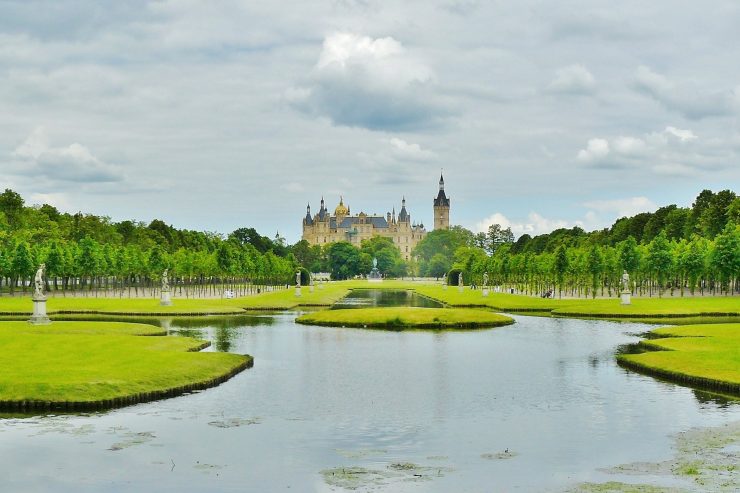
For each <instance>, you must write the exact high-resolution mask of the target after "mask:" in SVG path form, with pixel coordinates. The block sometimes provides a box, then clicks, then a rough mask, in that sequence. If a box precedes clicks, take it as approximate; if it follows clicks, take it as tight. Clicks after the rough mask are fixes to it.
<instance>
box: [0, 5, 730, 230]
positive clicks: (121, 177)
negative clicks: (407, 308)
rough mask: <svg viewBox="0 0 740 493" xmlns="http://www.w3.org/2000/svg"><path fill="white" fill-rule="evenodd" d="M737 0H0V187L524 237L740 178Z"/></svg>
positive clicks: (295, 225)
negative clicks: (447, 207)
mask: <svg viewBox="0 0 740 493" xmlns="http://www.w3.org/2000/svg"><path fill="white" fill-rule="evenodd" d="M739 25H740V4H739V3H738V2H736V1H735V0H727V1H707V2H675V1H670V0H653V1H651V2H645V1H644V0H640V1H633V0H625V1H621V2H616V3H615V2H613V1H601V0H591V1H587V2H586V1H569V0H561V1H559V2H545V1H519V2H510V1H496V0H492V1H476V0H451V1H447V0H439V1H435V0H423V1H418V2H417V1H399V2H388V1H384V2H381V1H375V0H328V1H312V2H306V1H301V2H290V1H283V2H258V1H254V0H253V1H236V0H233V1H230V0H220V1H218V2H213V1H194V0H177V1H174V0H172V1H157V2H153V1H152V2H148V1H144V0H130V1H116V2H99V1H95V0H90V1H84V0H70V1H60V0H50V1H37V0H18V1H15V0H10V1H8V0H0V186H2V188H6V187H10V188H13V189H15V190H17V191H19V192H21V193H22V194H23V195H24V196H25V197H26V199H27V201H28V202H30V203H43V202H48V203H51V204H53V205H56V206H57V207H59V208H60V209H62V210H65V211H70V212H76V211H78V210H81V211H83V212H94V213H98V214H104V215H109V216H111V217H112V218H113V219H114V220H122V219H136V220H143V221H149V220H151V219H153V218H159V219H162V220H164V221H166V222H168V223H171V224H173V225H175V226H177V227H186V228H193V229H199V230H209V231H220V232H224V233H228V232H230V231H232V230H233V229H236V228H238V227H241V226H254V227H256V228H257V229H258V230H259V231H261V232H262V233H263V234H268V235H270V236H272V235H273V234H274V233H275V231H276V230H279V231H280V233H281V234H282V235H284V236H285V237H286V238H287V239H288V241H290V242H294V241H297V240H298V239H299V238H300V229H301V226H300V221H301V218H302V217H303V215H304V214H305V207H306V204H307V203H308V202H310V203H311V205H312V207H313V208H314V210H315V209H317V208H318V202H319V200H320V198H321V196H322V195H323V196H324V197H325V198H326V199H327V203H328V205H329V207H330V208H333V207H334V206H335V205H336V203H337V202H338V199H339V195H340V194H341V195H344V197H345V202H346V203H348V204H349V205H350V207H351V208H352V211H353V212H359V211H360V210H364V211H365V212H368V213H372V212H376V213H385V212H386V211H388V210H390V209H391V207H393V206H394V205H395V206H396V208H397V209H398V207H399V205H400V201H401V197H402V196H404V195H405V197H406V199H407V204H408V206H409V209H410V212H411V214H412V219H413V220H416V221H421V222H424V223H425V224H426V225H431V224H432V198H433V197H434V196H435V195H436V189H437V180H438V177H439V171H440V169H441V168H444V174H445V179H446V184H447V192H448V195H450V196H451V198H452V209H451V220H452V222H453V223H454V224H461V225H463V226H466V227H468V228H471V229H474V230H480V229H485V228H486V227H487V225H488V224H490V223H492V222H498V223H501V224H504V225H511V226H512V228H513V229H514V231H515V233H517V234H521V233H522V232H530V233H540V232H546V231H549V230H551V229H553V228H556V227H562V226H571V225H574V224H580V225H582V226H583V227H585V228H586V229H594V228H597V227H603V226H605V225H608V224H610V223H611V222H612V221H613V220H614V219H615V218H616V217H619V216H622V215H626V214H634V213H637V212H640V211H645V210H654V209H655V208H656V207H658V206H661V205H666V204H670V203H677V204H679V205H689V204H690V203H691V202H692V200H693V198H694V197H695V196H696V195H697V193H698V192H699V191H700V190H702V189H703V188H710V189H714V190H719V189H723V188H728V187H729V188H732V189H734V190H735V191H738V189H739V188H740V187H739V186H738V185H739V184H740V126H739V125H738V123H739V118H738V117H739V116H740V63H738V61H739V60H740V29H738V28H737V26H739Z"/></svg>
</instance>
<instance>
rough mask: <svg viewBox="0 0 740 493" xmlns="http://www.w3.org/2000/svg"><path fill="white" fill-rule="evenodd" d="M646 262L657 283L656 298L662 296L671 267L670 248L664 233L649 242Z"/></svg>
mask: <svg viewBox="0 0 740 493" xmlns="http://www.w3.org/2000/svg"><path fill="white" fill-rule="evenodd" d="M647 260H648V265H649V266H650V269H651V270H652V272H653V273H654V274H655V275H656V278H657V281H658V289H659V291H658V296H662V294H663V287H664V286H665V281H666V278H667V276H668V273H669V271H670V269H671V266H672V265H673V256H672V255H671V247H670V244H669V243H668V239H667V238H666V234H665V231H661V233H660V234H659V235H658V236H656V237H655V239H653V241H651V242H650V245H649V247H648V258H647Z"/></svg>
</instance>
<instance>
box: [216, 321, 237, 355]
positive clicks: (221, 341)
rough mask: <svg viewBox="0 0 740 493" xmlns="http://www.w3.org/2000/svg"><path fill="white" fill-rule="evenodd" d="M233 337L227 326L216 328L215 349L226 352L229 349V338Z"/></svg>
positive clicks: (232, 332)
mask: <svg viewBox="0 0 740 493" xmlns="http://www.w3.org/2000/svg"><path fill="white" fill-rule="evenodd" d="M233 338H234V331H233V330H231V329H230V328H227V327H218V328H216V351H221V352H224V353H225V352H227V351H228V350H229V349H231V340H232V339H233Z"/></svg>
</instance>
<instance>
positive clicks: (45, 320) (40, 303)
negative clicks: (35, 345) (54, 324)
mask: <svg viewBox="0 0 740 493" xmlns="http://www.w3.org/2000/svg"><path fill="white" fill-rule="evenodd" d="M28 323H29V324H33V325H49V324H50V323H51V320H49V317H47V316H46V298H45V297H44V298H33V315H31V318H30V319H28Z"/></svg>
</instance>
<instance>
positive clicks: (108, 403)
mask: <svg viewBox="0 0 740 493" xmlns="http://www.w3.org/2000/svg"><path fill="white" fill-rule="evenodd" d="M210 345H211V344H210V343H206V344H205V345H204V346H203V347H201V348H198V349H193V351H200V350H201V349H205V348H206V347H208V346H210ZM243 356H244V357H245V358H246V359H245V360H244V361H243V362H242V363H240V364H239V365H237V366H236V367H234V368H232V369H231V370H230V371H228V372H227V373H225V374H223V375H221V376H218V377H216V378H212V379H209V380H203V381H200V382H195V383H192V384H188V385H180V386H177V387H170V388H166V389H162V390H153V391H150V392H138V393H135V394H129V395H124V396H121V397H114V398H112V399H100V400H94V401H42V400H22V401H17V400H16V401H14V400H7V401H3V400H0V412H20V413H24V412H33V411H104V410H107V409H115V408H119V407H126V406H132V405H134V404H142V403H145V402H151V401H157V400H160V399H169V398H170V397H177V396H179V395H183V394H188V393H191V392H194V391H197V390H205V389H209V388H211V387H216V386H218V385H220V384H222V383H224V382H226V381H227V380H229V379H231V378H232V377H233V376H234V375H237V374H238V373H241V372H242V371H244V370H246V369H247V368H252V367H253V366H254V358H253V357H252V356H249V355H248V354H245V355H243Z"/></svg>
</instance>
